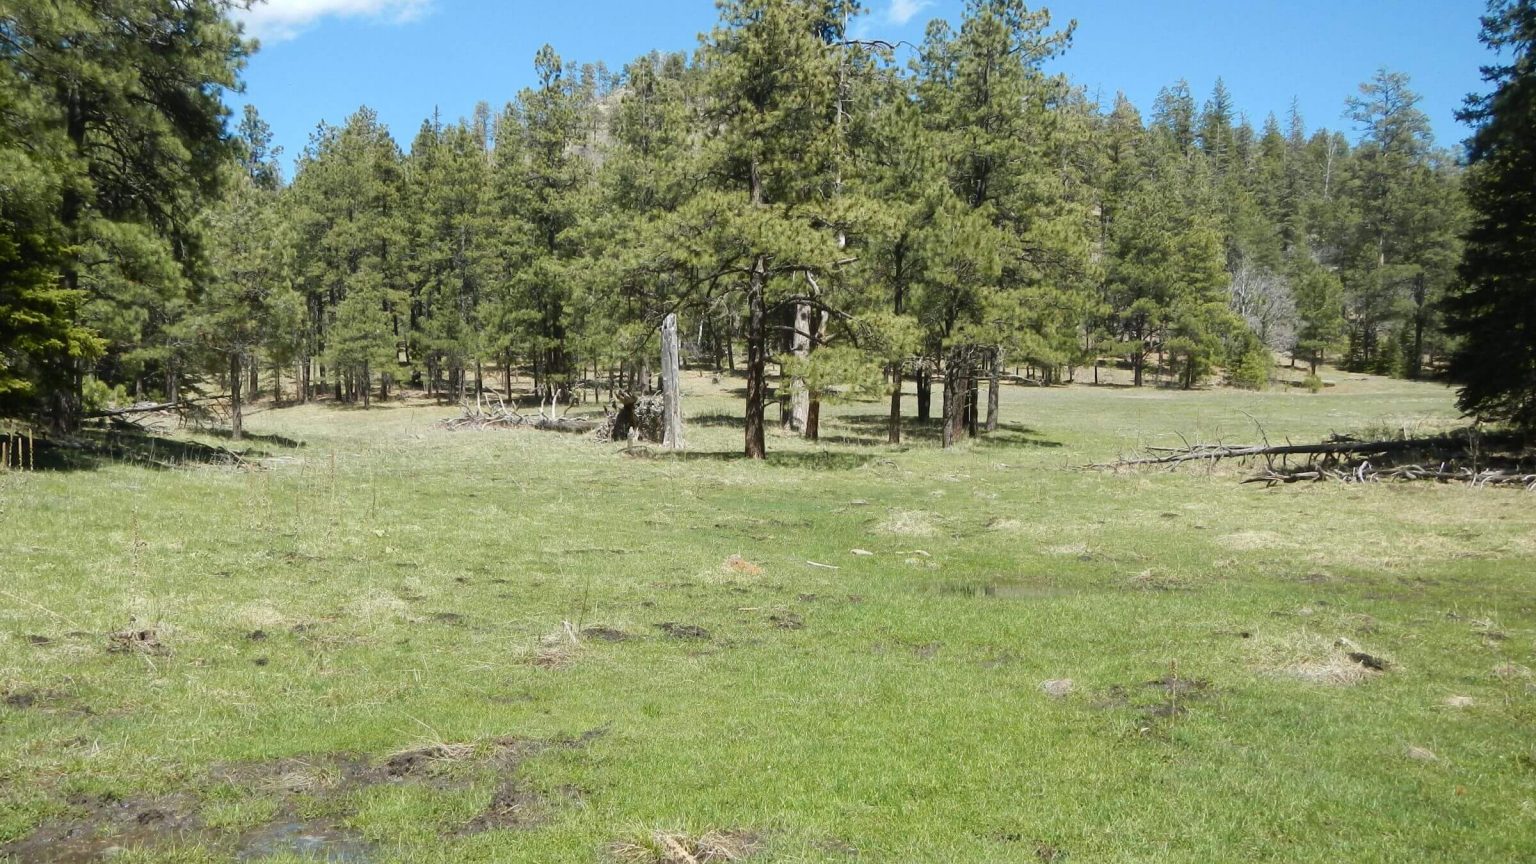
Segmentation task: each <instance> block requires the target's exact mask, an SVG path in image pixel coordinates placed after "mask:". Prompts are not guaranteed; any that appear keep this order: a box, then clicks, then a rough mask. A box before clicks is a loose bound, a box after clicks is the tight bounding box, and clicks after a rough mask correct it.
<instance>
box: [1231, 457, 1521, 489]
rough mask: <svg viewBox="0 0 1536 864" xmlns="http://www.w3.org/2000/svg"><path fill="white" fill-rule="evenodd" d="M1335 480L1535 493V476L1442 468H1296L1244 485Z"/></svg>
mask: <svg viewBox="0 0 1536 864" xmlns="http://www.w3.org/2000/svg"><path fill="white" fill-rule="evenodd" d="M1323 480H1336V481H1339V482H1343V483H1380V482H1383V481H1394V480H1399V481H1406V480H1435V481H1438V482H1441V483H1468V484H1471V485H1472V486H1520V487H1523V488H1525V489H1527V490H1530V491H1533V492H1536V474H1521V473H1517V472H1512V471H1474V470H1472V469H1470V468H1461V469H1452V468H1447V467H1445V466H1443V465H1441V466H1435V467H1430V466H1425V465H1399V466H1397V467H1395V468H1385V469H1378V468H1375V467H1374V466H1372V465H1371V464H1370V463H1369V462H1366V463H1362V464H1360V465H1356V466H1354V467H1352V468H1299V469H1296V470H1294V471H1277V470H1274V469H1270V470H1268V471H1265V472H1263V473H1261V474H1257V475H1254V476H1253V477H1249V478H1248V479H1247V480H1244V481H1243V482H1244V483H1263V484H1264V485H1265V486H1266V487H1268V486H1275V485H1278V484H1282V483H1301V482H1304V481H1310V482H1314V483H1316V482H1320V481H1323Z"/></svg>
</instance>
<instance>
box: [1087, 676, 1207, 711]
mask: <svg viewBox="0 0 1536 864" xmlns="http://www.w3.org/2000/svg"><path fill="white" fill-rule="evenodd" d="M1215 693H1216V690H1215V688H1213V687H1212V686H1211V683H1210V682H1209V681H1206V680H1204V679H1201V678H1184V677H1181V676H1179V675H1175V674H1168V675H1164V676H1163V677H1161V678H1154V679H1152V680H1151V681H1146V682H1143V683H1142V684H1141V685H1140V686H1138V687H1126V686H1123V685H1120V684H1116V685H1114V686H1112V687H1109V688H1108V689H1106V690H1102V691H1100V692H1099V693H1097V694H1096V695H1095V696H1094V697H1093V698H1091V699H1090V700H1089V701H1088V706H1089V707H1090V708H1094V709H1097V710H1100V711H1121V710H1129V711H1134V712H1135V713H1136V714H1137V715H1138V716H1139V717H1140V718H1141V721H1142V722H1144V723H1151V722H1153V721H1156V720H1168V719H1171V718H1174V717H1182V716H1183V715H1184V714H1186V713H1188V712H1189V709H1190V706H1191V704H1193V703H1198V702H1200V701H1203V700H1205V699H1208V698H1209V697H1211V696H1212V695H1214V694H1215Z"/></svg>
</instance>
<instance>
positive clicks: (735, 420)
mask: <svg viewBox="0 0 1536 864" xmlns="http://www.w3.org/2000/svg"><path fill="white" fill-rule="evenodd" d="M768 413H769V414H772V413H773V412H771V411H770V412H768ZM771 419H772V421H773V422H775V423H776V422H778V420H777V418H771ZM768 420H769V418H765V419H764V422H765V423H767V422H768ZM685 422H686V423H687V425H689V426H709V427H716V428H723V429H745V428H746V427H747V418H745V417H741V416H738V415H736V414H727V413H726V412H724V411H712V412H710V413H708V414H699V415H697V416H694V417H689V418H688V419H687V420H686V421H685Z"/></svg>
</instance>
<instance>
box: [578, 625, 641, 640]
mask: <svg viewBox="0 0 1536 864" xmlns="http://www.w3.org/2000/svg"><path fill="white" fill-rule="evenodd" d="M581 638H583V639H588V640H591V641H593V642H625V641H628V640H629V634H628V633H625V632H624V631H623V630H616V629H614V628H612V627H584V628H582V631H581Z"/></svg>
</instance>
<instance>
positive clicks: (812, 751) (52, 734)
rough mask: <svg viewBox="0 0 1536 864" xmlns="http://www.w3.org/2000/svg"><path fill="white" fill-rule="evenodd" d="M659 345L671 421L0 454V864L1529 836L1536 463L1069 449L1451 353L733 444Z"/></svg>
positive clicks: (1262, 408)
mask: <svg viewBox="0 0 1536 864" xmlns="http://www.w3.org/2000/svg"><path fill="white" fill-rule="evenodd" d="M686 374H687V378H686V384H687V388H688V399H687V403H686V409H687V411H688V413H689V414H690V417H691V419H690V425H689V426H688V430H687V434H688V441H689V445H690V449H689V451H688V452H687V453H686V454H683V455H681V456H672V455H667V454H663V453H660V452H657V451H655V450H654V449H653V450H650V451H643V452H639V453H624V452H621V451H622V450H623V449H624V448H623V446H622V445H620V444H597V443H594V442H592V441H591V440H589V439H587V438H585V437H579V436H568V435H560V434H555V433H546V432H533V431H485V432H450V431H445V430H441V429H437V428H434V425H433V424H434V422H435V421H437V420H439V419H441V418H444V417H448V416H453V415H456V414H457V413H458V409H457V408H454V407H443V406H438V405H434V404H432V403H429V402H426V401H421V400H417V401H407V402H403V403H392V404H386V405H382V406H376V407H375V408H373V409H372V410H367V411H364V410H361V409H353V408H340V407H336V406H333V405H329V404H317V405H309V406H303V407H294V408H284V409H279V410H263V411H260V412H258V413H255V414H252V415H251V416H250V417H249V418H248V421H247V424H248V429H249V430H250V431H251V432H253V433H256V435H257V436H258V437H257V438H256V440H252V441H249V442H246V443H245V444H244V445H236V446H237V447H240V446H243V447H248V448H249V449H250V450H251V451H252V453H251V459H252V460H253V461H254V462H256V463H257V464H259V465H260V466H261V467H259V468H247V469H236V468H226V467H209V466H190V467H187V468H185V469H182V470H174V471H164V470H151V469H148V468H144V467H136V466H131V465H125V464H106V465H100V466H97V467H94V468H91V469H82V470H73V471H39V472H36V473H9V474H0V860H5V858H6V856H7V855H9V856H10V857H11V858H12V859H13V860H16V861H43V862H65V861H68V862H74V861H93V860H105V859H110V860H114V861H121V862H202V861H229V860H235V859H238V860H245V861H263V862H293V861H302V860H335V861H352V862H380V864H383V862H471V861H484V862H565V861H571V862H594V864H597V862H620V864H630V862H674V861H675V862H685V861H696V862H704V861H728V860H741V859H745V860H750V861H753V862H757V861H763V862H845V861H875V862H1040V861H1044V862H1053V861H1054V862H1061V861H1071V862H1101V861H1102V862H1211V861H1285V862H1292V861H1329V862H1335V861H1350V862H1371V861H1469V862H1473V861H1476V862H1484V861H1489V862H1492V861H1517V860H1531V859H1532V858H1533V857H1536V734H1533V733H1536V680H1533V678H1532V671H1531V669H1532V667H1536V592H1533V587H1536V584H1533V573H1536V499H1533V497H1532V495H1531V494H1530V493H1527V492H1523V491H1514V490H1500V489H1470V488H1465V487H1464V486H1460V485H1438V484H1431V483H1419V484H1400V485H1385V484H1382V485H1364V486H1353V485H1343V484H1334V483H1325V484H1298V485H1295V486H1289V487H1282V488H1276V489H1271V490H1266V489H1263V488H1261V487H1258V486H1253V485H1247V486H1245V485H1242V484H1241V483H1240V482H1239V481H1240V480H1241V479H1242V478H1243V477H1244V476H1245V469H1244V468H1242V467H1240V466H1226V467H1220V468H1216V469H1207V468H1204V467H1187V468H1184V469H1182V470H1180V471H1178V472H1169V471H1118V472H1116V471H1101V470H1082V469H1081V467H1080V466H1083V465H1084V464H1086V463H1091V462H1100V461H1104V460H1109V459H1113V458H1115V457H1117V456H1119V455H1121V454H1132V453H1135V452H1137V451H1138V450H1140V448H1142V447H1144V446H1147V445H1169V444H1178V443H1179V442H1180V441H1181V440H1188V441H1215V440H1225V441H1233V442H1236V441H1249V440H1255V439H1256V438H1258V436H1259V435H1260V434H1261V432H1260V430H1262V434H1264V435H1267V436H1268V438H1269V439H1270V440H1272V441H1276V442H1278V441H1281V440H1284V439H1286V438H1289V439H1291V440H1293V441H1297V442H1303V441H1312V440H1317V439H1319V438H1320V437H1322V436H1326V435H1327V434H1329V433H1330V432H1332V431H1338V432H1341V433H1342V432H1361V431H1369V430H1376V431H1381V430H1389V431H1390V430H1397V429H1401V428H1408V429H1410V430H1416V431H1424V430H1428V429H1434V428H1438V427H1441V426H1445V425H1452V424H1454V423H1456V419H1455V412H1454V409H1453V407H1452V398H1451V394H1450V392H1449V391H1448V390H1446V389H1445V388H1443V387H1441V386H1438V385H1430V384H1415V383H1407V382H1401V381H1387V380H1384V379H1375V378H1369V379H1368V378H1349V377H1346V376H1342V375H1336V376H1334V378H1335V380H1336V385H1337V386H1334V387H1330V388H1329V389H1327V390H1326V391H1324V392H1323V393H1320V394H1307V393H1305V392H1304V391H1302V390H1300V389H1298V388H1282V389H1276V390H1272V391H1269V392H1264V393H1246V392H1236V391H1228V390H1222V389H1213V390H1205V391H1196V392H1190V393H1185V392H1178V391H1173V390H1165V389H1154V388H1150V387H1149V388H1145V389H1141V390H1134V389H1130V388H1123V387H1110V386H1106V387H1090V386H1082V385H1077V386H1070V387H1058V388H1050V389H1042V388H1032V387H1020V386H1012V387H1008V388H1006V390H1005V392H1004V394H1003V411H1002V417H1003V420H1004V428H1003V429H1002V430H1000V431H999V432H997V433H994V434H993V435H990V436H987V437H985V438H983V439H981V440H978V441H975V442H972V443H969V444H967V445H965V446H964V447H961V448H959V449H958V450H956V451H952V452H943V451H941V450H940V449H938V446H937V433H938V429H937V424H936V423H934V424H932V425H929V426H926V427H917V426H916V424H909V427H908V429H907V433H908V436H907V441H906V443H904V444H903V445H901V446H890V445H887V444H885V443H884V441H885V430H884V416H883V415H884V406H883V405H881V404H877V403H854V404H845V405H836V406H828V407H827V408H825V409H824V415H823V438H824V440H823V441H821V442H820V443H819V444H811V443H807V442H803V441H799V440H796V439H793V438H791V437H789V436H788V435H787V434H780V433H778V430H777V429H776V428H775V429H773V430H771V432H770V438H769V450H770V458H769V459H768V461H767V462H766V463H761V464H758V463H750V462H747V461H744V460H742V459H740V458H738V456H737V454H738V453H739V451H740V449H741V420H740V401H739V399H738V398H737V397H735V396H734V395H732V391H733V389H734V388H738V387H740V386H741V382H740V381H738V380H732V379H726V380H725V381H723V382H722V383H720V384H719V385H715V384H713V383H712V382H711V381H710V380H709V379H708V378H706V377H703V376H700V375H698V374H697V373H691V372H690V373H686ZM912 404H913V403H912V399H911V397H910V395H909V396H908V399H907V409H908V411H909V412H910V411H911V410H912ZM937 404H938V403H937V394H936V399H935V405H936V406H937ZM773 413H774V412H773V411H770V415H772V414H773ZM262 436H271V437H266V438H263V437H262ZM285 439H292V441H289V440H285ZM296 441H302V442H303V446H302V447H295V446H291V444H292V443H293V442H296ZM856 550H857V551H856ZM866 553H867V554H866ZM1351 654H1355V655H1357V658H1356V659H1351V657H1350V655H1351ZM1360 658H1364V659H1360ZM1372 666H1379V667H1382V668H1381V669H1375V668H1370V667H1372Z"/></svg>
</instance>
